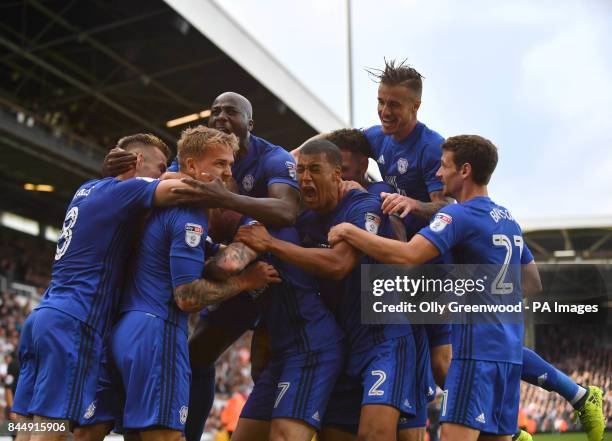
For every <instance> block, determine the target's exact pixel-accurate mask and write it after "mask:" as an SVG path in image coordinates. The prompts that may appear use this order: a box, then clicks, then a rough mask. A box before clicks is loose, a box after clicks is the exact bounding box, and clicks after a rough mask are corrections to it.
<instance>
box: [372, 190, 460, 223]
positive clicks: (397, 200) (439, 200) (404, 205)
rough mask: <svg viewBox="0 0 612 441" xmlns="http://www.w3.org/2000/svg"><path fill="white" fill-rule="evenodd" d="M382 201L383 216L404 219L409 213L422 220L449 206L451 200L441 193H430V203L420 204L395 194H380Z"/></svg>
mask: <svg viewBox="0 0 612 441" xmlns="http://www.w3.org/2000/svg"><path fill="white" fill-rule="evenodd" d="M380 197H381V198H382V199H383V203H382V207H381V208H382V211H383V213H384V214H388V215H391V214H397V215H398V216H399V217H401V218H404V217H406V216H407V215H408V214H409V213H410V214H413V215H415V216H418V217H420V218H422V219H429V218H431V217H432V216H433V215H434V214H435V213H436V212H437V211H438V210H440V209H441V208H443V207H445V206H446V205H448V204H451V203H452V202H453V200H452V199H451V198H447V197H445V196H444V195H443V193H442V192H441V191H432V192H431V193H429V197H430V199H431V202H421V201H418V200H416V199H413V198H411V197H408V196H402V195H400V194H397V193H384V192H383V193H381V194H380Z"/></svg>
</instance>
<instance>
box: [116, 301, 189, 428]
mask: <svg viewBox="0 0 612 441" xmlns="http://www.w3.org/2000/svg"><path fill="white" fill-rule="evenodd" d="M111 348H112V355H113V359H114V362H115V365H116V366H117V371H118V373H119V376H120V377H121V382H122V384H123V387H124V390H125V404H124V409H123V427H124V429H125V430H142V429H147V428H165V429H171V430H179V431H181V432H184V429H185V422H186V421H187V412H188V406H189V382H190V381H191V369H190V368H189V355H188V348H187V335H186V334H185V332H184V331H183V330H181V329H180V328H179V327H177V326H176V325H174V324H172V323H170V322H167V321H165V320H163V319H161V318H159V317H157V316H155V315H153V314H150V313H146V312H140V311H129V312H126V313H125V314H123V315H122V316H121V318H120V319H119V321H118V322H117V324H116V325H115V327H114V328H113V331H112V335H111Z"/></svg>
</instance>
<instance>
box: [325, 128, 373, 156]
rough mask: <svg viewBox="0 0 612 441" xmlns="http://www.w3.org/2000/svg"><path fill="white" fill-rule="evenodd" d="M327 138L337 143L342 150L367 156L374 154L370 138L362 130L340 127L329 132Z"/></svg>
mask: <svg viewBox="0 0 612 441" xmlns="http://www.w3.org/2000/svg"><path fill="white" fill-rule="evenodd" d="M325 139H327V140H328V141H329V142H331V143H333V144H336V145H337V146H338V148H339V149H340V150H346V151H349V152H351V153H357V154H359V155H363V156H365V157H366V158H367V157H369V156H372V149H371V148H370V143H369V142H368V139H367V138H366V136H365V135H364V134H363V132H362V131H361V130H358V129H340V130H334V131H333V132H331V133H329V134H328V135H327V136H326V137H325Z"/></svg>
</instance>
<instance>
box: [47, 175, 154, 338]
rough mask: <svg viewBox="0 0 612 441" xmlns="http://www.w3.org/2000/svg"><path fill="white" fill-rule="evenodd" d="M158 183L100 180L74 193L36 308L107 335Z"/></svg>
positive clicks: (142, 180) (134, 180)
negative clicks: (133, 247) (137, 235)
mask: <svg viewBox="0 0 612 441" xmlns="http://www.w3.org/2000/svg"><path fill="white" fill-rule="evenodd" d="M158 184H159V181H158V180H153V179H149V178H134V179H128V180H124V181H121V180H118V179H116V178H104V179H96V180H92V181H88V182H86V183H85V184H83V185H82V186H81V187H80V188H79V189H78V191H77V192H76V193H75V195H74V197H73V198H72V201H71V202H70V205H69V206H68V210H67V212H66V218H65V220H64V225H63V228H62V233H61V236H60V238H59V239H58V242H57V249H56V252H55V260H54V263H53V270H52V276H51V283H50V284H49V287H48V288H47V290H46V291H45V294H44V296H43V298H42V300H41V302H40V304H39V305H38V308H44V307H51V308H56V309H59V310H60V311H63V312H65V313H67V314H70V315H71V316H73V317H75V318H77V319H78V320H81V321H82V322H85V323H87V324H88V325H89V326H91V327H93V328H94V329H96V330H97V331H98V332H100V333H101V334H104V333H105V332H106V331H107V329H108V326H109V325H110V320H111V315H112V313H113V312H114V308H116V306H117V303H118V294H119V284H120V282H121V280H122V275H123V274H124V270H125V265H126V263H127V257H128V254H129V251H130V247H131V245H132V239H133V236H134V233H135V231H136V230H137V228H138V226H139V222H138V221H139V216H140V215H143V214H144V213H145V212H146V210H147V209H149V208H151V205H152V203H153V197H154V194H155V189H156V188H157V185H158Z"/></svg>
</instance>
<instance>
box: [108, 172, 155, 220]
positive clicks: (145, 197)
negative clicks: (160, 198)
mask: <svg viewBox="0 0 612 441" xmlns="http://www.w3.org/2000/svg"><path fill="white" fill-rule="evenodd" d="M159 182H160V181H159V179H151V178H132V179H126V180H125V181H119V180H116V182H115V183H114V188H113V191H112V192H111V193H110V194H109V197H110V198H111V200H110V201H109V203H110V204H112V206H113V207H116V208H118V209H119V211H120V212H121V211H122V210H123V209H126V208H130V209H135V210H142V209H147V208H151V207H152V206H153V196H154V195H155V189H156V188H157V186H158V185H159Z"/></svg>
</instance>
